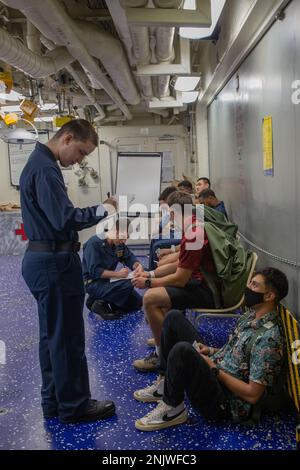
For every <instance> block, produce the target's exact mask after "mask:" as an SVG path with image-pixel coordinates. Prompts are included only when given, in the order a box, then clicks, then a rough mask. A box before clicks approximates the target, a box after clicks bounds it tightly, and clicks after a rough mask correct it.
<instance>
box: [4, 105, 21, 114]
mask: <svg viewBox="0 0 300 470" xmlns="http://www.w3.org/2000/svg"><path fill="white" fill-rule="evenodd" d="M1 110H2V111H5V112H7V113H16V112H20V111H21V110H20V106H17V105H11V106H2V107H1Z"/></svg>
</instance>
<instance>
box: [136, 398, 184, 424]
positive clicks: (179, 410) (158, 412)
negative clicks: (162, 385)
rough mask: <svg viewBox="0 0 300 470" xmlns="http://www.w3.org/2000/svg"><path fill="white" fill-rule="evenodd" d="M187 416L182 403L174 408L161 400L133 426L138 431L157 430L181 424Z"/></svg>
mask: <svg viewBox="0 0 300 470" xmlns="http://www.w3.org/2000/svg"><path fill="white" fill-rule="evenodd" d="M187 418H188V413H187V409H186V407H185V405H184V403H181V404H180V405H179V406H177V407H176V408H174V407H173V406H169V405H167V404H166V403H164V402H163V401H161V402H159V403H158V405H157V406H156V408H154V409H153V410H152V411H150V413H148V414H146V416H144V417H143V418H140V419H138V420H137V421H136V422H135V427H136V428H137V429H139V430H140V431H157V430H159V429H165V428H169V427H171V426H177V425H178V424H183V423H185V422H186V421H187Z"/></svg>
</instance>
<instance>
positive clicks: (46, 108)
mask: <svg viewBox="0 0 300 470" xmlns="http://www.w3.org/2000/svg"><path fill="white" fill-rule="evenodd" d="M39 108H40V109H41V110H42V111H49V110H51V109H55V110H56V109H58V104H57V103H45V104H43V105H42V106H39Z"/></svg>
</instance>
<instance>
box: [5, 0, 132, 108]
mask: <svg viewBox="0 0 300 470" xmlns="http://www.w3.org/2000/svg"><path fill="white" fill-rule="evenodd" d="M3 3H5V4H6V5H8V6H10V7H12V8H16V9H18V10H20V11H21V12H22V13H23V14H24V15H25V16H26V17H28V18H29V19H30V21H31V22H32V23H33V24H34V25H35V26H36V27H37V28H38V29H39V31H41V33H42V34H43V35H44V36H46V37H47V38H48V39H51V40H52V41H53V42H54V43H55V44H61V45H66V46H67V48H68V49H69V51H70V52H71V53H72V54H75V55H74V57H75V58H76V59H78V60H79V62H80V63H81V64H82V65H83V66H84V64H85V62H87V63H89V64H90V67H91V70H89V72H90V73H91V74H92V75H93V79H94V80H96V81H98V82H100V83H101V85H102V87H103V88H104V89H105V90H106V91H107V93H108V94H109V95H110V96H111V98H112V99H113V100H114V101H115V102H116V103H118V105H119V106H120V107H122V108H123V111H124V112H125V114H126V115H127V116H128V117H129V116H131V114H130V112H129V110H128V108H127V106H126V104H125V103H124V102H123V100H122V99H121V97H120V95H119V93H118V92H117V90H116V89H115V88H114V87H113V86H112V84H111V82H110V81H109V80H108V79H107V78H106V76H105V74H103V73H102V72H101V70H100V69H99V67H98V66H97V64H96V63H95V61H92V57H91V55H95V57H97V58H98V59H99V60H100V61H101V62H102V63H103V65H104V67H105V68H106V70H108V71H109V74H112V75H113V76H114V78H113V79H114V81H115V83H116V86H117V87H118V88H119V89H120V90H121V93H122V95H123V96H124V98H125V100H126V101H127V102H128V103H129V104H138V103H139V102H140V95H139V93H138V90H137V88H136V86H135V83H134V80H133V77H132V73H131V70H130V68H129V65H128V62H127V59H126V56H125V53H124V51H123V48H122V46H121V44H120V41H118V40H117V39H115V38H113V37H112V36H111V35H110V34H109V33H107V32H104V31H101V30H100V29H99V28H98V27H97V26H96V25H93V24H92V23H89V22H84V21H81V22H80V21H76V20H72V19H71V18H70V16H69V15H68V14H67V13H66V11H65V8H64V6H63V5H62V4H60V3H59V2H58V1H57V0H53V1H49V0H46V1H44V2H40V0H27V1H26V2H24V1H23V0H4V2H3ZM46 5H47V6H48V9H47V6H46ZM55 18H57V19H55ZM91 37H92V38H93V40H92V41H91ZM90 49H93V51H92V52H91V51H90ZM109 51H111V52H109ZM92 62H93V64H92ZM86 65H87V64H86ZM86 69H88V67H86ZM96 70H97V72H96ZM94 72H95V73H96V75H97V76H95V73H94ZM100 77H101V79H100ZM102 82H103V83H102ZM104 83H105V86H104Z"/></svg>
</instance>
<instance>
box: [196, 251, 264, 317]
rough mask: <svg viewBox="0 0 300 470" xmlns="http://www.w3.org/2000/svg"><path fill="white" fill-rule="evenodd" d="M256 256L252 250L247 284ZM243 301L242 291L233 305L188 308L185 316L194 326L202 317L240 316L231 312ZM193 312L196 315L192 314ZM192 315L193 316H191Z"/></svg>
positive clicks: (252, 271) (238, 307)
mask: <svg viewBox="0 0 300 470" xmlns="http://www.w3.org/2000/svg"><path fill="white" fill-rule="evenodd" d="M257 259H258V256H257V254H256V253H254V252H252V263H251V269H250V271H249V276H248V279H247V284H248V283H249V282H250V281H251V279H252V277H253V274H254V270H255V266H256V263H257ZM243 303H244V293H243V294H242V297H241V298H240V300H239V301H238V303H237V304H236V305H233V306H232V307H229V308H228V307H226V308H222V309H204V308H201V309H190V310H189V313H188V314H187V317H188V318H189V320H190V321H191V323H193V324H194V325H195V326H199V323H200V321H201V320H202V318H237V317H239V316H240V313H233V312H236V311H237V310H238V309H240V308H241V306H242V305H243ZM193 313H195V314H196V315H195V316H194V315H193ZM193 317H194V318H193Z"/></svg>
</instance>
